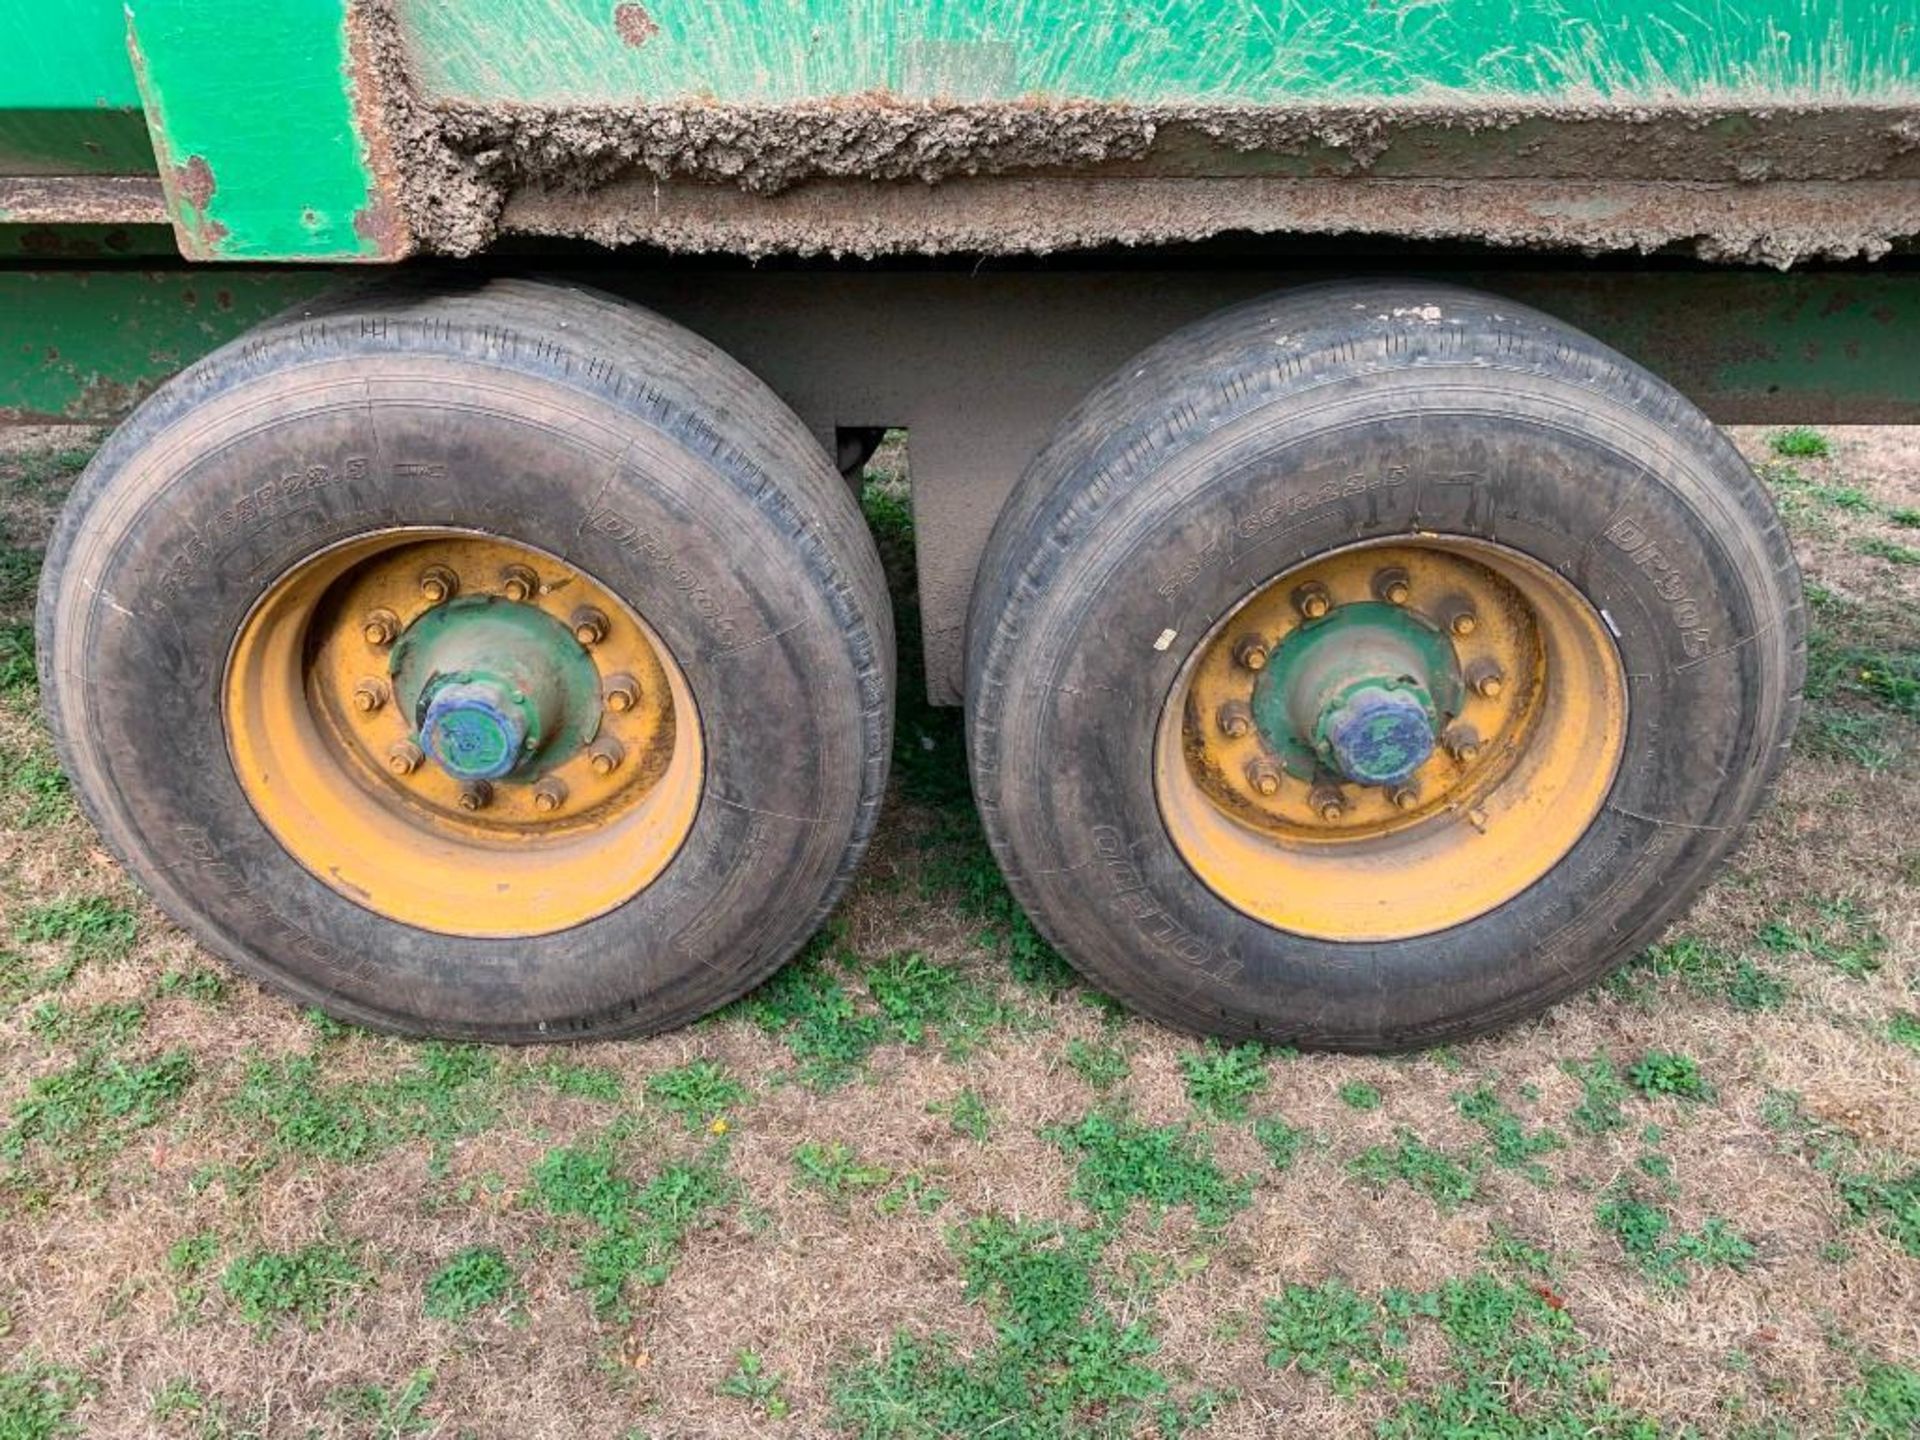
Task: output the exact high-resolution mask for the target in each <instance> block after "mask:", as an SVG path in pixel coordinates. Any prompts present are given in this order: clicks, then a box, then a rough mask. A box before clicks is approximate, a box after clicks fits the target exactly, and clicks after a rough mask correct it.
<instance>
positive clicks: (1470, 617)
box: [1447, 610, 1480, 640]
mask: <svg viewBox="0 0 1920 1440" xmlns="http://www.w3.org/2000/svg"><path fill="white" fill-rule="evenodd" d="M1447 628H1448V629H1449V630H1451V631H1452V632H1453V633H1454V634H1455V635H1458V636H1459V637H1460V638H1461V639H1462V640H1464V639H1466V638H1467V636H1469V635H1471V634H1473V632H1474V631H1476V630H1478V629H1479V628H1480V620H1479V617H1478V616H1476V615H1475V614H1474V613H1473V611H1471V610H1456V611H1454V612H1453V617H1452V618H1451V619H1450V620H1448V621H1447Z"/></svg>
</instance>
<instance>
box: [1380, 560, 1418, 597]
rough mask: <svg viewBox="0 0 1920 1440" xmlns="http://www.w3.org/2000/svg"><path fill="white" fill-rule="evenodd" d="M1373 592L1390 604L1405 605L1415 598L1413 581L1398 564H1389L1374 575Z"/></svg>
mask: <svg viewBox="0 0 1920 1440" xmlns="http://www.w3.org/2000/svg"><path fill="white" fill-rule="evenodd" d="M1373 593H1374V594H1375V595H1376V596H1377V597H1378V598H1380V599H1382V600H1384V601H1386V602H1387V604H1389V605H1404V604H1406V603H1407V601H1409V600H1411V599H1412V598H1413V582H1412V581H1410V580H1409V579H1407V572H1406V571H1405V570H1402V569H1401V568H1400V567H1399V566H1398V565H1389V566H1388V567H1387V568H1386V569H1385V570H1382V571H1381V572H1380V573H1379V574H1377V575H1375V576H1374V577H1373Z"/></svg>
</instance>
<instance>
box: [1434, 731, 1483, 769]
mask: <svg viewBox="0 0 1920 1440" xmlns="http://www.w3.org/2000/svg"><path fill="white" fill-rule="evenodd" d="M1440 743H1441V744H1442V745H1444V746H1446V747H1447V754H1449V755H1451V756H1452V757H1453V758H1454V759H1455V760H1456V761H1458V762H1459V763H1460V764H1462V765H1471V764H1472V763H1473V762H1474V761H1475V760H1478V759H1479V758H1480V736H1479V734H1478V732H1476V731H1475V730H1474V728H1473V727H1472V726H1471V725H1456V726H1454V727H1453V728H1452V729H1451V730H1449V731H1447V733H1446V734H1445V735H1443V736H1442V737H1441V739H1440Z"/></svg>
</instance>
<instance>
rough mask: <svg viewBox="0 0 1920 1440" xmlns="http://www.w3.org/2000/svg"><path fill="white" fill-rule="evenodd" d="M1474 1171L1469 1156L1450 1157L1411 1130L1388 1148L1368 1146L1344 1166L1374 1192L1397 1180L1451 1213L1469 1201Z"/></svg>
mask: <svg viewBox="0 0 1920 1440" xmlns="http://www.w3.org/2000/svg"><path fill="white" fill-rule="evenodd" d="M1478 1168H1479V1167H1478V1164H1477V1162H1476V1161H1475V1160H1474V1158H1473V1157H1471V1156H1468V1157H1464V1158H1462V1157H1457V1156H1454V1155H1452V1154H1449V1153H1448V1152H1447V1151H1445V1150H1442V1149H1439V1148H1438V1147H1436V1146H1433V1145H1429V1144H1427V1143H1426V1142H1425V1141H1423V1140H1421V1139H1420V1137H1419V1136H1417V1135H1415V1134H1414V1133H1413V1132H1412V1131H1411V1130H1400V1131H1397V1132H1395V1140H1394V1143H1393V1144H1392V1145H1372V1146H1369V1147H1368V1148H1367V1149H1365V1150H1363V1151H1361V1152H1360V1154H1358V1155H1357V1156H1355V1157H1354V1158H1353V1160H1352V1161H1350V1162H1349V1163H1348V1165H1347V1172H1348V1173H1349V1174H1350V1175H1352V1176H1353V1177H1354V1178H1355V1179H1357V1180H1361V1181H1364V1182H1365V1183H1366V1184H1368V1185H1371V1186H1373V1188H1374V1189H1376V1190H1385V1189H1387V1188H1388V1187H1389V1186H1390V1185H1392V1184H1393V1182H1394V1181H1396V1180H1398V1181H1401V1182H1403V1183H1404V1184H1406V1185H1409V1186H1411V1187H1412V1188H1413V1189H1415V1190H1417V1191H1419V1192H1420V1193H1421V1194H1422V1195H1425V1196H1426V1197H1427V1198H1428V1199H1429V1200H1431V1201H1433V1203H1434V1204H1436V1205H1438V1206H1439V1207H1440V1208H1441V1209H1442V1210H1449V1211H1451V1210H1458V1209H1459V1208H1460V1207H1461V1206H1462V1205H1464V1204H1466V1203H1467V1202H1468V1201H1469V1200H1471V1199H1473V1196H1474V1191H1475V1189H1476V1188H1477V1186H1478V1183H1479V1182H1478V1175H1477V1172H1478Z"/></svg>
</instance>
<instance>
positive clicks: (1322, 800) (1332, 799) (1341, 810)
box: [1307, 785, 1347, 825]
mask: <svg viewBox="0 0 1920 1440" xmlns="http://www.w3.org/2000/svg"><path fill="white" fill-rule="evenodd" d="M1307 803H1308V804H1309V805H1311V806H1312V807H1313V810H1314V813H1315V814H1316V815H1318V816H1319V817H1320V818H1321V819H1322V820H1324V821H1326V822H1327V823H1328V824H1329V825H1331V824H1333V823H1334V822H1335V821H1336V820H1338V819H1339V818H1340V817H1341V816H1342V815H1345V814H1346V813H1347V797H1346V796H1344V795H1342V794H1341V793H1340V787H1339V786H1338V785H1316V786H1314V787H1313V793H1312V794H1310V795H1308V796H1307Z"/></svg>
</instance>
